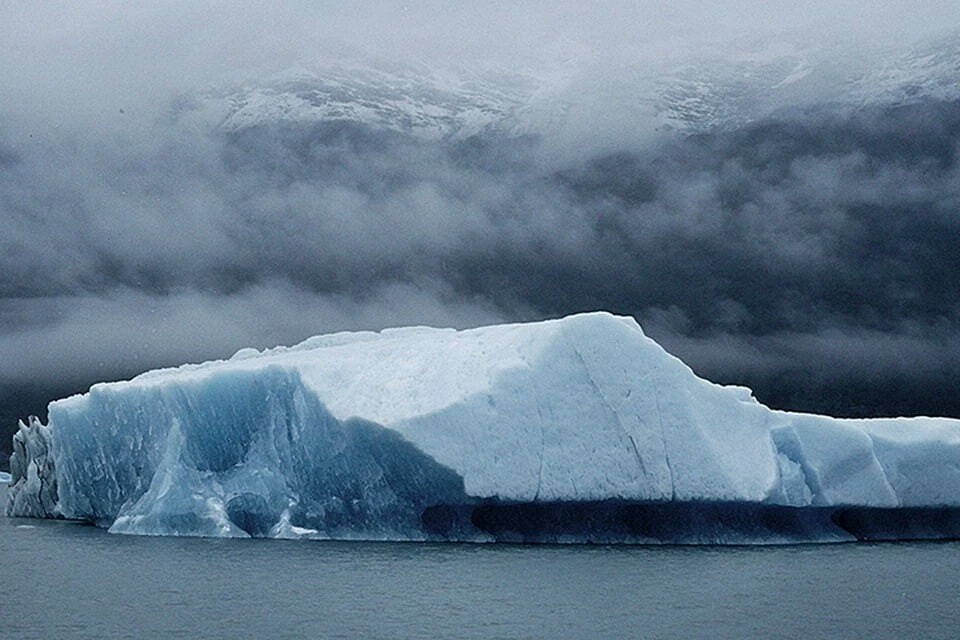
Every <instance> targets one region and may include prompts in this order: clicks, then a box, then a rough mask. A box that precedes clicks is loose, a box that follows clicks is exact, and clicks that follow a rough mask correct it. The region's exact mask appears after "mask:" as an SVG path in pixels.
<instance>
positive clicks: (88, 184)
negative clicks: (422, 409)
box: [0, 2, 960, 448]
mask: <svg viewBox="0 0 960 640" xmlns="http://www.w3.org/2000/svg"><path fill="white" fill-rule="evenodd" d="M800 4H801V5H806V6H805V7H800V8H798V9H783V10H773V9H766V8H764V7H765V6H766V5H763V4H762V3H749V2H743V3H738V2H734V3H729V6H728V7H727V8H726V11H723V12H717V13H712V12H709V11H707V12H704V11H701V10H699V9H698V7H697V6H695V4H693V3H691V4H689V5H685V4H683V3H681V4H680V5H678V7H677V8H675V9H671V10H663V9H654V8H652V7H650V6H647V5H644V3H639V4H626V3H625V4H623V5H612V6H611V7H609V8H607V9H605V10H603V11H600V10H598V9H578V8H575V7H574V6H573V5H569V6H568V5H562V6H560V7H559V8H552V7H553V5H548V4H540V3H520V4H517V5H513V6H511V7H509V8H507V7H491V8H485V9H466V8H460V9H445V8H439V7H432V6H428V7H426V8H420V9H414V10H413V11H412V12H411V11H410V10H406V11H405V10H404V9H403V7H402V5H399V4H398V5H390V4H387V5H381V4H377V5H376V6H372V5H371V6H367V5H364V4H363V3H361V4H359V5H357V11H348V10H346V9H338V10H336V11H330V10H320V9H308V8H305V7H300V8H297V9H295V10H294V9H286V10H277V13H276V14H275V15H272V16H264V15H261V14H259V13H257V12H256V11H253V10H246V11H245V12H244V11H240V12H239V13H238V14H237V15H233V16H232V19H231V20H227V19H226V18H227V17H228V16H227V15H226V13H223V12H226V10H227V7H226V5H222V6H221V5H210V7H214V8H207V9H204V10H200V9H185V8H184V7H179V9H180V10H181V11H175V10H174V8H171V6H167V5H160V4H157V5H156V6H154V5H150V6H145V7H142V8H139V9H133V8H126V7H120V6H119V5H117V6H114V5H110V4H109V3H108V5H105V8H103V9H102V12H101V13H96V14H94V13H91V14H89V15H85V16H83V17H82V19H81V18H78V16H76V15H73V13H71V10H70V9H68V8H66V7H61V8H62V9H63V12H62V13H60V14H57V13H56V12H48V11H46V10H35V11H30V10H27V9H12V8H9V7H4V8H3V9H2V10H0V11H2V13H4V14H8V15H5V16H4V18H8V19H4V20H0V22H3V23H4V24H5V25H6V26H4V27H2V29H3V31H2V33H3V35H4V37H5V38H7V40H6V41H8V42H11V43H12V47H11V48H12V53H11V54H10V55H9V56H6V57H5V60H4V61H3V62H2V63H0V80H2V81H3V85H4V86H6V87H9V90H8V91H5V92H4V94H3V99H2V100H0V229H2V232H0V269H2V272H3V274H4V277H3V279H2V280H0V362H2V363H3V366H2V367H0V419H2V427H0V428H2V429H3V430H4V431H5V432H6V431H9V430H11V429H13V428H15V419H16V418H17V417H25V416H26V415H27V414H28V413H41V414H42V412H43V411H44V407H45V405H46V402H48V401H49V400H51V399H54V398H56V397H59V396H61V395H65V394H68V393H74V392H77V391H82V390H85V389H86V388H87V387H88V386H89V385H90V384H92V383H93V382H96V381H100V380H109V379H118V378H124V377H128V376H131V375H134V374H136V373H138V372H140V371H143V370H145V369H148V368H152V367H157V366H162V365H172V364H177V363H180V362H184V361H199V360H203V359H208V358H222V357H227V356H229V355H230V354H232V353H233V352H234V351H236V350H237V349H239V348H241V347H244V346H256V347H266V346H273V345H276V344H290V343H294V342H297V341H299V340H301V339H303V338H305V337H307V336H309V335H314V334H318V333H323V332H329V331H333V330H340V329H377V328H383V327H386V326H396V325H407V324H430V325H451V326H456V327H468V326H477V325H480V324H487V323H491V322H500V321H513V320H534V319H541V318H547V317H552V316H558V315H564V314H568V313H572V312H576V311H586V310H593V309H606V310H610V311H612V312H615V313H620V314H630V315H634V316H635V317H637V319H638V320H639V321H640V323H641V324H642V326H643V327H644V330H645V331H646V332H647V333H648V334H649V335H651V336H652V337H653V338H655V339H656V340H658V341H659V342H661V343H662V344H663V345H664V346H665V347H666V348H667V349H668V350H670V351H672V352H673V353H675V354H677V355H678V356H680V357H681V358H682V359H684V360H685V361H686V362H688V363H689V364H690V365H691V366H692V367H693V368H694V369H695V370H696V371H697V372H698V373H699V374H700V375H703V376H705V377H707V378H710V379H713V380H716V381H719V382H727V383H738V384H745V385H747V386H750V387H752V388H753V389H754V390H755V391H756V394H757V397H758V398H759V399H760V400H761V401H763V402H765V403H768V404H770V405H772V406H775V407H777V408H791V409H803V410H807V411H814V412H826V413H832V414H836V415H861V416H874V415H898V414H907V415H913V414H936V415H950V416H960V400H958V396H957V394H956V388H957V376H956V373H955V367H954V366H953V364H954V363H955V362H956V361H957V359H958V356H960V304H958V303H960V278H957V277H956V274H957V273H958V272H960V253H958V251H957V247H958V246H960V175H958V163H957V153H958V142H960V88H958V85H957V83H956V82H955V78H956V77H958V73H960V20H955V21H954V24H951V23H950V22H949V21H948V20H946V19H945V17H949V16H950V15H952V14H951V13H949V12H946V13H944V12H943V8H944V5H943V3H926V4H923V3H921V5H915V4H911V5H909V7H908V6H907V5H901V4H898V3H887V4H889V6H887V5H884V6H885V8H886V11H885V13H883V14H882V15H880V14H876V15H874V14H873V13H870V14H867V13H865V12H864V11H862V9H863V7H865V6H866V5H864V4H860V3H848V4H847V5H844V4H841V5H839V6H837V7H833V6H832V5H829V6H828V4H827V3H816V2H814V3H800ZM870 6H871V7H873V6H874V5H870ZM918 6H919V8H917V7H918ZM216 7H219V9H220V10H222V11H221V12H219V13H218V11H217V10H216ZM361 9H362V10H363V11H361ZM858 9H859V10H858ZM325 11H326V13H325ZM701 14H702V15H701ZM804 15H807V16H808V17H810V19H809V20H806V19H801V18H803V16H804ZM267 18H269V19H267ZM228 23H229V24H228ZM705 25H712V26H711V28H710V29H706V28H704V27H705ZM8 442H9V438H7V437H3V438H2V441H0V447H6V448H9V444H8Z"/></svg>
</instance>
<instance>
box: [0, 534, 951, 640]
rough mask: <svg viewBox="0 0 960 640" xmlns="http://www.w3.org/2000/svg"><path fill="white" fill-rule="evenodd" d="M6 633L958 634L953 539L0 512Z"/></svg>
mask: <svg viewBox="0 0 960 640" xmlns="http://www.w3.org/2000/svg"><path fill="white" fill-rule="evenodd" d="M0 576H2V578H0V637H4V638H20V639H28V638H44V639H45V640H49V639H53V638H151V637H162V638H240V637H244V638H257V637H269V638H305V637H314V638H484V639H489V638H627V637H643V638H679V637H684V638H697V637H702V638H745V637H763V638H795V637H801V636H802V637H804V638H842V637H861V638H908V637H910V638H920V637H922V638H956V637H957V629H958V628H960V624H958V623H960V613H958V611H957V593H958V592H960V543H900V544H871V545H856V544H841V545H808V546H788V547H625V546H613V547H590V546H511V545H455V544H415V543H349V542H290V541H279V540H276V541H274V540H207V539H188V538H141V537H127V536H114V535H110V534H107V533H105V532H103V531H101V530H97V529H95V528H92V527H88V526H83V525H77V524H70V523H63V522H49V521H35V520H17V519H9V518H0Z"/></svg>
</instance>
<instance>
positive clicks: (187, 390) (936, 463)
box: [7, 313, 960, 542]
mask: <svg viewBox="0 0 960 640" xmlns="http://www.w3.org/2000/svg"><path fill="white" fill-rule="evenodd" d="M11 472H12V481H13V484H12V486H11V491H10V499H9V504H8V506H7V512H8V514H10V515H16V516H53V517H58V516H63V517H66V518H75V519H81V520H86V521H90V522H93V523H96V524H97V525H99V526H103V527H109V529H110V531H111V532H117V533H134V534H147V535H206V536H249V535H253V536H268V537H317V538H324V537H333V538H365V539H465V540H483V539H498V540H570V541H578V540H587V541H618V540H619V541H638V542H643V541H666V542H744V541H760V542H770V541H789V540H841V539H855V538H883V537H957V536H958V535H960V517H958V515H957V514H958V512H960V421H958V420H953V419H946V418H894V419H878V420H842V419H834V418H828V417H823V416H815V415H805V414H798V413H787V412H782V411H774V410H771V409H769V408H767V407H765V406H763V405H761V404H760V403H758V402H757V401H756V400H755V399H754V398H753V397H752V395H751V394H750V391H749V390H748V389H745V388H742V387H726V386H719V385H716V384H713V383H710V382H708V381H706V380H703V379H701V378H698V377H697V376H696V375H695V374H694V373H693V372H692V371H691V370H690V369H689V368H688V367H687V366H686V365H684V364H683V363H682V362H681V361H680V360H678V359H677V358H675V357H673V356H671V355H669V354H668V353H666V352H665V351H664V350H663V349H662V348H661V347H660V346H658V345H657V344H656V343H655V342H653V341H652V340H650V339H649V338H647V337H646V336H645V335H644V334H643V332H642V331H641V329H640V327H639V326H638V325H637V324H636V323H635V322H634V321H633V320H632V319H629V318H621V317H615V316H611V315H609V314H605V313H593V314H584V315H577V316H571V317H568V318H564V319H561V320H553V321H548V322H541V323H532V324H513V325H501V326H491V327H484V328H479V329H473V330H468V331H454V330H445V329H429V328H408V329H394V330H386V331H383V332H380V333H370V332H363V333H339V334H333V335H326V336H319V337H315V338H311V339H309V340H307V341H305V342H303V343H301V344H300V345H297V346H295V347H291V348H277V349H273V350H268V351H264V352H262V353H261V352H257V351H255V350H252V349H249V350H242V351H240V352H238V353H237V354H236V355H235V356H234V357H233V358H231V359H230V360H227V361H218V362H208V363H204V364H201V365H185V366H183V367H179V368H176V369H165V370H158V371H151V372H148V373H145V374H143V375H141V376H139V377H137V378H134V379H133V380H130V381H125V382H116V383H109V384H99V385H95V386H94V387H92V388H91V389H90V391H89V392H88V393H86V394H83V395H78V396H73V397H70V398H66V399H63V400H58V401H56V402H53V403H51V404H50V407H49V424H48V425H46V426H45V425H43V424H41V423H40V422H39V421H37V420H35V419H33V420H31V421H30V422H29V423H28V424H21V429H20V432H19V433H18V434H17V435H16V436H15V438H14V454H13V456H12V458H11Z"/></svg>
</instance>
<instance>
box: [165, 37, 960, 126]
mask: <svg viewBox="0 0 960 640" xmlns="http://www.w3.org/2000/svg"><path fill="white" fill-rule="evenodd" d="M958 73H960V32H947V33H945V34H940V35H938V36H936V37H929V38H926V39H923V40H920V41H910V42H904V43H894V44H887V45H884V46H876V47H873V48H858V47H857V46H855V45H845V44H843V43H840V44H837V43H809V42H806V43H792V42H790V41H789V40H783V41H775V42H771V41H770V40H764V41H762V42H759V41H758V42H753V41H749V40H748V41H734V42H728V43H718V44H715V45H714V46H713V47H712V48H711V47H700V48H698V49H695V50H690V51H686V50H685V51H678V52H676V53H675V54H674V55H667V56H664V57H661V58H658V59H657V60H655V61H651V60H647V59H644V58H643V57H642V56H638V57H637V58H636V59H630V58H627V59H625V60H622V61H620V62H619V63H618V65H614V66H612V67H611V65H610V64H609V63H607V62H600V61H597V60H594V59H592V58H591V57H590V55H589V54H584V55H583V58H582V59H572V60H567V61H564V63H563V64H550V63H542V64H540V65H539V66H537V65H527V66H525V67H517V68H511V69H494V70H491V69H484V70H480V71H478V70H475V69H472V68H471V67H470V66H469V65H468V64H464V65H463V66H461V67H459V68H452V67H451V68H446V69H444V70H442V71H441V70H437V69H434V68H431V67H429V66H426V65H415V64H411V65H405V66H401V65H399V64H397V65H392V66H383V65H380V66H378V65H377V64H375V63H369V62H364V63H361V62H357V61H354V62H348V61H337V62H336V63H328V64H317V65H314V66H311V67H299V68H296V69H292V70H289V71H287V72H284V73H282V74H278V75H275V76H273V77H271V78H269V79H267V80H265V81H260V82H255V83H247V84H243V85H240V86H226V87H220V88H219V89H216V90H211V91H208V92H207V93H205V94H203V95H201V96H195V97H194V98H192V99H184V100H183V101H182V102H181V103H180V104H179V106H178V107H177V109H176V110H175V111H176V114H175V115H176V117H188V118H192V117H196V116H197V115H198V114H201V115H202V116H203V118H204V119H205V120H206V121H207V122H209V123H213V124H215V125H216V126H218V127H219V128H220V129H221V130H224V131H228V132H237V131H242V130H245V129H248V128H251V127H258V126H267V125H271V124H277V123H287V124H290V123H295V124H301V125H302V124H311V123H317V122H351V123H356V124H361V125H364V126H368V127H371V128H373V129H380V130H388V131H394V132H399V133H404V134H408V135H412V136H414V137H418V138H423V139H427V140H439V139H454V140H460V139H464V138H469V137H470V136H474V135H478V134H483V133H495V134H497V135H508V136H510V135H528V134H534V135H535V134H544V135H547V136H556V135H558V134H562V133H563V131H564V130H565V129H566V128H568V127H571V126H576V125H574V124H573V122H574V121H575V120H577V119H578V118H579V117H580V116H581V115H582V114H583V113H584V112H589V113H591V114H593V116H592V117H597V116H598V114H599V115H602V114H604V112H605V111H608V110H609V111H612V112H614V113H616V114H620V115H615V116H614V117H621V115H623V114H626V116H625V117H627V118H628V119H632V120H633V126H634V127H639V128H640V129H644V130H646V129H649V130H660V131H668V130H672V131H677V132H681V133H699V132H705V131H710V130H713V129H716V128H731V127H737V126H740V125H742V124H745V123H748V122H751V121H755V120H758V119H762V118H766V117H771V116H774V115H776V114H780V113H784V112H787V113H789V112H792V111H796V110H798V109H806V108H812V107H817V106H828V107H830V108H834V109H839V110H841V111H849V110H852V109H857V108H860V107H863V106H877V105H881V106H882V105H900V104H906V103H911V102H915V101H917V100H921V99H935V100H957V99H960V83H958V82H956V78H957V77H958ZM597 103H601V104H604V103H606V108H605V109H604V108H598V106H597ZM584 105H586V106H584ZM639 120H643V122H640V121H639Z"/></svg>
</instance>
